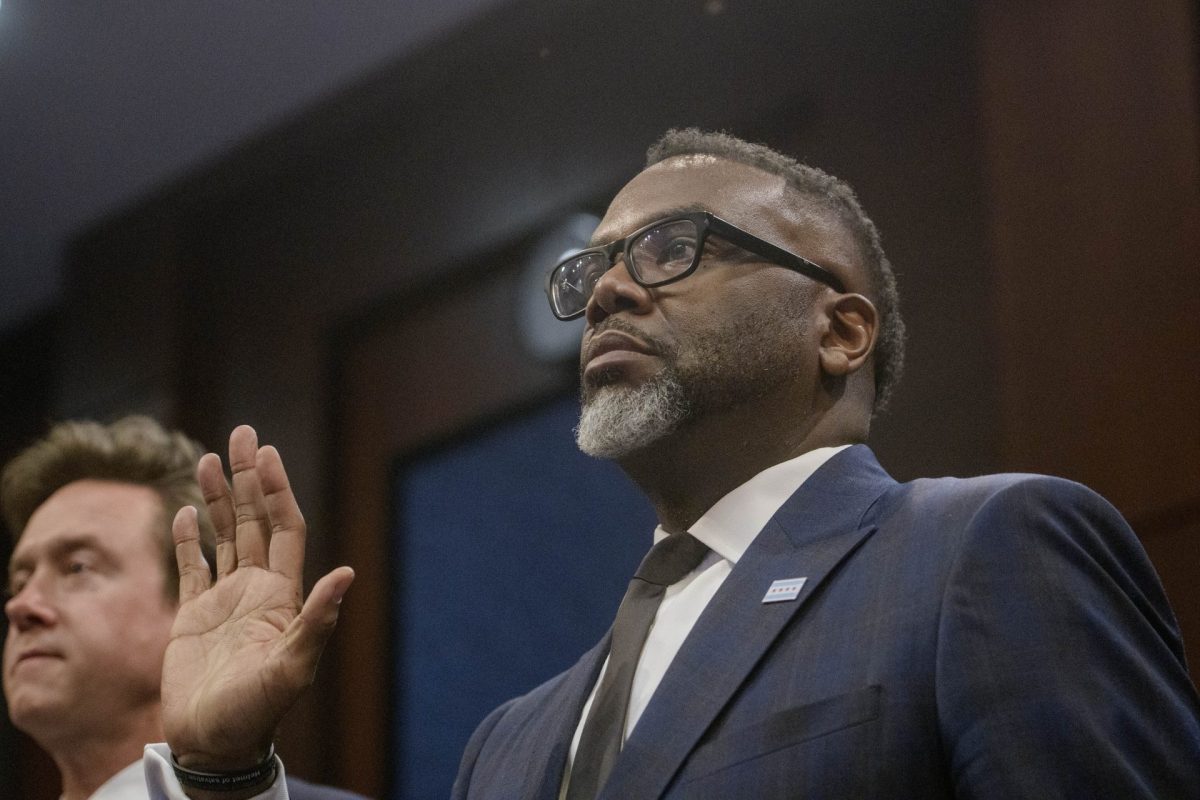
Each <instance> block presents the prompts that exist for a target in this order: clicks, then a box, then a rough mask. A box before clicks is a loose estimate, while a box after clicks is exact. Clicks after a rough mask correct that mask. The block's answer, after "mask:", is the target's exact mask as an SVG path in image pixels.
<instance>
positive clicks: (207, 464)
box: [196, 453, 237, 579]
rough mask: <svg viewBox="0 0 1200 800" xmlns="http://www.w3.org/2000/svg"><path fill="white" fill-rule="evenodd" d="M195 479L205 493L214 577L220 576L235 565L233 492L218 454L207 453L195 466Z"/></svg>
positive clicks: (231, 569)
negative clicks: (211, 531) (213, 546)
mask: <svg viewBox="0 0 1200 800" xmlns="http://www.w3.org/2000/svg"><path fill="white" fill-rule="evenodd" d="M196 480H197V481H198V482H199V483H200V491H201V493H203V495H204V504H205V506H206V507H207V508H208V518H209V519H210V520H212V524H213V529H214V530H215V531H216V536H217V578H218V579H220V578H223V577H225V576H226V575H228V574H229V573H231V572H233V571H234V569H236V568H237V545H236V544H235V543H234V533H235V517H234V512H233V495H231V494H230V492H229V484H228V483H227V482H226V480H225V472H224V470H222V469H221V457H220V456H218V455H217V454H215V453H206V454H205V455H204V456H203V457H201V459H200V463H199V464H197V465H196Z"/></svg>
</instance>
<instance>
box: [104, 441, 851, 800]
mask: <svg viewBox="0 0 1200 800" xmlns="http://www.w3.org/2000/svg"><path fill="white" fill-rule="evenodd" d="M848 446H849V445H841V446H839V447H821V448H818V449H816V450H810V451H809V452H807V453H805V454H804V455H801V456H797V457H796V458H793V459H791V460H789V461H784V462H783V463H781V464H776V465H774V466H772V467H768V468H767V469H765V470H763V471H762V472H760V473H758V474H757V475H755V476H754V477H753V478H751V479H750V480H748V481H746V482H745V483H743V484H742V485H741V486H739V487H737V488H736V489H734V490H733V491H731V492H730V493H729V494H727V495H725V496H724V497H722V498H721V499H720V500H718V501H717V502H716V504H715V505H713V507H712V508H710V509H709V510H708V511H706V512H705V513H704V516H702V517H700V519H698V520H696V522H695V524H694V525H692V527H691V528H689V529H688V532H689V533H691V534H692V535H693V536H695V537H696V538H697V539H699V540H700V541H701V542H703V543H704V544H706V545H708V547H709V549H710V550H712V552H711V553H709V554H708V555H707V556H706V557H705V559H704V561H702V562H700V566H698V567H696V569H694V570H693V571H692V572H691V573H689V574H688V575H686V576H684V578H683V579H682V580H681V581H679V582H678V583H674V584H671V585H670V586H668V587H667V591H666V593H665V594H664V595H663V600H662V603H661V604H660V605H659V607H658V611H657V613H656V614H655V617H654V622H653V623H651V627H650V634H649V635H648V636H647V637H646V644H645V645H644V646H643V647H642V654H641V657H640V658H639V659H638V666H637V670H636V671H635V672H634V674H633V688H632V692H631V694H630V698H629V709H628V711H627V713H626V715H625V737H626V738H628V736H629V733H630V732H631V731H632V730H633V728H634V726H635V725H637V722H638V720H639V719H641V717H642V712H644V711H645V710H646V705H647V704H648V703H649V702H650V698H651V697H652V696H653V695H654V690H655V689H657V688H658V684H659V682H661V681H662V678H663V675H664V674H665V673H666V671H667V667H669V666H670V665H671V661H672V660H673V659H674V658H675V654H676V653H677V652H678V651H679V648H680V646H681V645H682V644H683V640H684V639H686V638H687V635H688V634H689V633H691V631H692V627H693V626H694V625H695V624H696V620H698V619H699V618H700V614H701V613H702V612H703V611H704V608H705V606H707V605H708V601H709V600H712V598H713V595H715V594H716V593H717V589H719V588H721V584H722V583H724V582H725V578H726V577H728V575H729V573H730V572H731V571H732V570H733V567H734V565H735V564H737V562H738V559H740V558H741V557H742V553H744V552H746V548H748V547H749V546H750V543H751V542H753V541H754V538H755V537H756V536H758V534H759V531H761V530H762V529H763V528H764V527H765V526H766V524H767V522H769V521H770V519H771V517H773V516H775V512H776V511H778V510H779V508H780V506H782V505H783V504H784V502H785V501H786V500H787V499H788V498H789V497H791V496H792V494H793V493H795V491H796V490H797V489H799V488H800V485H801V484H803V483H804V482H805V481H806V480H808V478H809V476H811V475H812V474H813V473H814V472H816V471H817V469H818V468H819V467H820V466H821V465H822V464H824V463H825V462H826V461H828V460H829V459H830V458H832V457H833V455H834V454H836V453H838V452H839V451H841V450H843V449H844V448H845V447H848ZM666 536H667V532H666V531H664V530H663V529H662V527H661V526H660V527H658V528H657V529H655V531H654V541H655V542H658V541H659V540H661V539H663V538H665V537H666ZM607 667H608V660H607V659H605V662H604V667H603V668H601V670H600V675H599V676H598V677H597V678H596V685H595V686H593V687H592V694H591V696H590V697H588V700H587V703H585V704H584V706H583V713H582V714H581V715H580V718H579V724H578V725H577V726H576V728H575V737H574V738H573V739H572V741H571V751H570V756H569V758H568V763H567V768H566V770H565V772H564V774H563V782H562V790H561V791H560V795H559V796H560V797H562V796H563V795H565V793H566V787H567V783H568V782H569V781H570V779H571V763H570V762H571V761H573V760H574V758H575V750H576V749H577V748H578V747H579V737H580V734H582V732H583V723H584V721H585V720H586V719H587V715H588V711H589V710H591V707H592V700H593V699H594V698H595V695H596V687H597V686H599V685H600V681H601V680H602V679H603V678H604V669H606V668H607ZM144 763H145V769H146V784H147V786H149V787H150V797H151V798H152V800H186V795H184V794H183V792H182V789H181V788H180V786H179V782H178V781H177V780H176V779H175V774H174V772H172V771H171V763H170V753H169V751H168V750H167V746H166V745H165V744H153V745H146V757H145V759H144ZM287 796H288V795H287V787H286V786H285V785H284V781H283V769H282V766H281V768H280V770H279V777H277V778H276V779H275V783H274V784H272V785H271V787H270V788H269V789H268V790H267V791H265V792H263V793H262V794H260V795H257V796H256V797H255V798H254V800H287ZM105 800H108V798H105ZM121 800H125V798H124V797H122V798H121Z"/></svg>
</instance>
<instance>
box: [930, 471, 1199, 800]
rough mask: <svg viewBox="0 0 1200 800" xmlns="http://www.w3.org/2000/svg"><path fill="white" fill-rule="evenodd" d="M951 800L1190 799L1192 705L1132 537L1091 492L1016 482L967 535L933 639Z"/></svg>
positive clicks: (1195, 791)
mask: <svg viewBox="0 0 1200 800" xmlns="http://www.w3.org/2000/svg"><path fill="white" fill-rule="evenodd" d="M937 705H938V719H939V726H940V731H941V734H942V739H943V747H944V750H945V754H946V759H947V761H948V767H949V769H950V771H951V775H952V779H953V781H954V786H955V790H956V796H957V797H960V798H978V799H979V800H984V799H989V800H990V799H991V798H1005V800H1012V798H1039V799H1043V800H1045V799H1049V798H1081V797H1087V798H1121V800H1133V799H1134V798H1179V799H1180V800H1183V799H1184V798H1200V704H1198V702H1197V697H1196V692H1195V689H1194V687H1193V685H1192V682H1191V680H1190V678H1189V676H1188V672H1187V667H1186V665H1185V663H1184V656H1183V646H1182V641H1181V638H1180V634H1179V629H1178V625H1177V623H1176V621H1175V618H1174V615H1173V614H1172V612H1171V609H1170V607H1169V606H1168V604H1167V600H1166V597H1165V595H1164V593H1163V590H1162V586H1161V584H1160V583H1159V581H1158V578H1157V576H1156V575H1155V573H1154V570H1153V568H1152V567H1151V565H1150V562H1149V560H1148V558H1147V557H1146V554H1145V552H1144V551H1143V550H1142V547H1141V545H1140V543H1139V542H1138V541H1137V538H1136V537H1135V536H1134V534H1133V531H1132V530H1130V528H1129V526H1128V525H1127V524H1126V523H1125V521H1124V520H1123V519H1122V518H1121V517H1120V515H1119V514H1117V512H1116V511H1115V510H1114V509H1113V508H1112V507H1111V506H1110V505H1108V503H1106V502H1105V501H1104V500H1103V499H1101V498H1100V497H1099V496H1097V495H1096V494H1094V493H1092V492H1090V491H1089V490H1087V489H1085V488H1084V487H1082V486H1079V485H1077V484H1073V483H1070V482H1067V481H1060V480H1055V479H1043V478H1028V479H1025V480H1022V481H1021V482H1018V483H1016V484H1013V485H1010V486H1008V487H1006V488H1004V489H1001V490H1000V491H998V492H995V493H993V494H992V495H991V496H990V497H989V498H988V499H987V500H986V501H985V502H984V503H983V504H982V505H981V506H980V507H979V510H978V511H977V512H976V514H975V515H974V516H973V518H972V519H971V521H970V522H969V523H968V526H967V530H966V532H965V536H964V538H963V540H962V542H961V549H960V550H959V551H958V554H957V556H956V559H955V563H954V565H953V567H952V569H951V573H950V576H949V579H948V582H947V584H946V590H945V595H944V598H943V604H942V613H941V619H940V622H939V627H938V651H937Z"/></svg>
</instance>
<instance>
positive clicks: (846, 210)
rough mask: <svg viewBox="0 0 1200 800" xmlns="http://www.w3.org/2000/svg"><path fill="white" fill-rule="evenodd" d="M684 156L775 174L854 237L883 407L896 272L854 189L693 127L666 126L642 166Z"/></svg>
mask: <svg viewBox="0 0 1200 800" xmlns="http://www.w3.org/2000/svg"><path fill="white" fill-rule="evenodd" d="M689 155H708V156H716V157H717V158H723V159H726V160H728V161H735V162H737V163H740V164H746V165H747V166H751V167H757V168H758V169H761V170H763V171H765V172H769V173H771V174H773V175H778V176H780V177H782V178H783V179H784V180H786V181H787V183H788V186H790V187H792V188H793V189H795V190H796V191H798V192H800V193H801V194H803V195H805V196H807V197H811V198H813V199H814V200H816V201H817V202H818V203H820V204H821V206H822V207H824V208H825V209H826V210H827V211H829V212H831V213H832V214H833V215H834V216H835V217H836V218H837V219H838V220H840V221H841V222H842V224H843V225H845V227H846V229H847V230H848V231H849V232H850V233H851V234H852V235H853V236H854V238H855V240H856V241H857V243H858V245H859V249H860V250H861V251H862V255H863V260H864V261H865V264H864V266H865V267H866V272H867V277H868V279H869V281H870V283H871V295H872V297H871V301H872V302H873V303H874V304H875V308H876V309H877V310H878V311H879V318H880V323H879V334H878V336H877V337H876V340H875V411H876V412H878V411H882V410H883V409H885V408H886V407H887V404H888V401H889V400H890V399H891V396H892V392H893V390H894V389H895V387H896V384H897V382H898V381H899V380H900V374H901V372H903V370H904V320H903V319H902V318H901V317H900V295H899V292H898V291H897V289H896V275H895V273H894V272H893V271H892V265H891V263H890V262H889V261H888V259H887V256H886V255H885V254H884V252H883V244H882V243H881V241H880V237H879V229H878V228H876V227H875V223H874V222H872V221H871V219H870V217H868V216H867V214H866V212H865V211H863V208H862V206H861V205H860V204H859V202H858V198H857V197H856V196H855V194H854V190H853V189H851V188H850V185H849V184H847V183H846V182H845V181H842V180H839V179H838V178H835V177H834V176H833V175H830V174H829V173H827V172H824V171H822V170H819V169H817V168H816V167H810V166H809V165H807V164H802V163H801V162H799V161H797V160H796V159H794V158H792V157H791V156H787V155H784V154H783V153H780V152H779V151H777V150H773V149H771V148H770V147H767V146H766V145H764V144H753V143H751V142H747V141H745V140H743V139H739V138H738V137H736V136H733V135H731V134H728V133H724V132H718V131H702V130H700V129H698V128H674V129H672V130H669V131H667V132H666V133H665V134H663V136H662V138H661V139H659V140H658V141H657V142H655V143H654V144H652V145H651V146H650V149H649V150H648V151H647V152H646V166H647V167H649V166H652V165H654V164H657V163H658V162H660V161H665V160H666V159H668V158H673V157H675V156H689Z"/></svg>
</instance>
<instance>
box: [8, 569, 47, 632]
mask: <svg viewBox="0 0 1200 800" xmlns="http://www.w3.org/2000/svg"><path fill="white" fill-rule="evenodd" d="M4 615H5V616H6V617H8V624H9V625H12V626H13V627H14V628H16V629H17V630H18V631H27V630H30V629H32V628H36V627H44V626H50V625H53V624H55V623H56V622H57V621H58V612H57V611H56V610H55V608H54V604H53V603H52V602H50V598H49V597H48V596H47V594H46V593H45V591H43V588H42V587H41V586H39V585H38V582H36V581H34V580H33V579H32V578H31V579H30V580H29V582H27V583H26V584H25V585H24V586H22V587H21V591H19V592H17V593H16V594H14V595H13V596H12V597H10V598H9V599H8V602H7V603H5V604H4Z"/></svg>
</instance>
